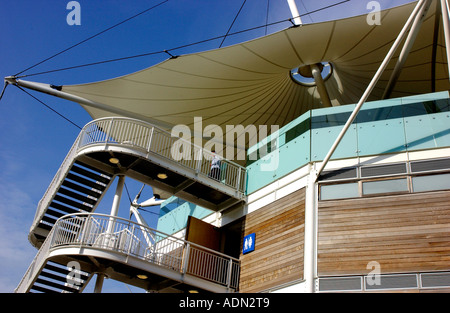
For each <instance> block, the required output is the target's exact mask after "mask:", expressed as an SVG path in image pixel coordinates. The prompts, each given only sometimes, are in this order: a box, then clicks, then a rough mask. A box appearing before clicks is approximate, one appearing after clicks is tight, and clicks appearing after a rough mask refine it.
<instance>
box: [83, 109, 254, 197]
mask: <svg viewBox="0 0 450 313" xmlns="http://www.w3.org/2000/svg"><path fill="white" fill-rule="evenodd" d="M99 143H102V144H108V145H114V144H118V145H127V146H132V147H136V148H139V149H143V150H144V151H146V152H147V153H153V154H156V155H158V156H160V157H163V158H165V159H168V160H170V161H173V162H176V163H177V164H179V165H182V166H184V167H187V168H189V169H191V170H194V171H196V173H198V174H200V175H204V176H206V177H211V160H212V159H213V158H214V154H213V153H212V152H210V151H208V150H205V149H203V148H202V147H200V146H197V145H195V144H194V143H192V142H190V141H188V140H185V139H182V138H179V137H175V136H172V134H171V133H170V132H168V131H166V130H163V129H161V128H158V127H156V126H154V125H151V124H149V123H147V122H144V121H140V120H137V119H132V118H125V117H105V118H100V119H97V120H94V121H92V122H90V123H88V124H86V126H84V127H83V129H82V131H81V133H80V140H79V145H78V150H80V149H82V148H84V147H87V146H89V145H93V144H99ZM177 145H183V147H184V148H186V147H187V148H186V149H183V151H182V152H180V151H179V150H180V149H178V148H179V147H180V146H177ZM184 150H186V151H184ZM220 160H221V173H220V177H217V178H215V180H216V181H218V182H219V183H221V184H223V185H226V186H229V187H232V188H233V189H235V190H236V191H238V192H240V193H244V192H245V186H246V178H247V177H246V176H247V175H246V168H245V167H243V166H241V165H239V164H237V163H235V162H232V161H230V160H227V159H224V158H220Z"/></svg>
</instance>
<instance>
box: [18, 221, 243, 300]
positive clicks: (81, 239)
mask: <svg viewBox="0 0 450 313" xmlns="http://www.w3.org/2000/svg"><path fill="white" fill-rule="evenodd" d="M74 262H75V263H74ZM55 263H56V264H59V267H57V266H55ZM68 264H76V265H78V267H75V269H74V271H76V272H72V271H70V270H67V269H66V272H65V276H64V275H62V276H61V275H56V274H51V273H50V271H52V270H53V271H54V270H57V271H59V272H63V271H62V269H63V267H64V266H68V267H70V266H69V265H68ZM239 269H240V263H239V260H238V259H235V258H232V257H229V256H227V255H224V254H222V253H219V252H217V251H214V250H211V249H208V248H205V247H202V246H199V245H196V244H194V243H191V242H188V241H185V240H182V239H179V238H176V237H172V236H170V235H167V234H164V233H161V232H159V231H157V230H155V229H151V228H148V227H145V226H143V225H141V224H137V223H134V222H132V221H129V220H125V219H122V218H118V217H112V216H108V215H101V214H85V213H79V214H72V215H66V216H64V217H62V218H60V219H59V220H58V221H57V222H56V223H55V225H54V226H53V228H52V230H51V232H50V234H49V236H48V237H47V239H46V240H45V242H44V243H43V245H42V247H41V249H40V250H39V252H38V253H37V255H36V258H35V259H34V261H33V262H32V264H31V265H30V267H29V269H28V271H27V272H26V274H25V275H24V278H23V279H22V281H21V282H20V284H19V286H18V287H17V289H16V292H18V293H25V292H61V291H63V292H82V291H83V288H84V287H85V285H86V283H87V282H88V281H89V280H90V278H91V277H92V275H93V273H100V274H103V275H106V276H107V277H109V278H111V279H114V280H118V281H122V282H124V283H126V284H130V285H133V286H137V287H140V288H144V289H145V290H151V291H156V292H166V291H177V292H180V291H181V292H183V291H188V290H192V289H195V290H197V291H200V292H201V291H207V292H220V293H224V292H235V291H236V290H237V288H238V282H239ZM70 278H76V279H70Z"/></svg>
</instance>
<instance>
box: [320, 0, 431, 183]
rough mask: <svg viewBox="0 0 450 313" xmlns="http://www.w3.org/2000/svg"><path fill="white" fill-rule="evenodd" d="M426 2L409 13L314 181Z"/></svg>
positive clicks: (424, 0)
mask: <svg viewBox="0 0 450 313" xmlns="http://www.w3.org/2000/svg"><path fill="white" fill-rule="evenodd" d="M426 1H428V0H419V2H418V3H417V5H416V7H415V8H414V10H413V12H412V13H411V15H410V17H409V18H408V21H407V22H406V24H405V26H404V27H403V29H402V30H401V32H400V34H399V35H398V37H397V39H396V40H395V42H394V44H393V45H392V47H391V49H390V50H389V52H388V54H387V55H386V57H385V59H384V61H383V62H382V63H381V65H380V67H379V68H378V71H377V72H376V73H375V76H374V77H373V79H372V81H371V82H370V84H369V86H368V87H367V89H366V91H365V92H364V94H363V95H362V97H361V99H360V100H359V102H358V104H357V105H356V108H355V109H354V110H353V113H352V114H351V115H350V117H349V119H348V120H347V123H345V125H344V128H343V129H342V131H341V132H340V134H339V136H338V137H337V138H336V141H335V142H334V143H333V146H332V147H331V149H330V150H329V152H328V154H327V155H326V157H325V159H324V160H323V162H322V164H321V167H320V169H319V170H318V171H317V177H316V180H317V179H318V178H319V176H320V174H321V173H322V171H323V169H324V168H325V166H326V165H327V163H328V161H329V160H330V158H331V156H332V155H333V153H334V151H336V149H337V147H338V145H339V143H340V142H341V140H342V138H344V136H345V133H346V132H347V130H348V129H349V128H350V125H351V124H352V123H353V121H354V120H355V118H356V116H357V115H358V113H359V111H360V110H361V107H362V105H363V104H364V103H365V102H366V101H367V98H368V97H369V95H370V94H371V92H372V90H373V89H374V88H375V85H376V84H377V83H378V80H379V79H380V78H381V75H382V74H383V72H384V70H385V69H386V67H387V66H388V64H389V62H390V60H391V59H392V57H393V56H394V53H395V51H396V50H397V48H398V47H399V46H400V44H401V43H402V41H403V39H404V37H405V35H406V33H407V32H408V30H409V29H410V28H411V25H412V23H413V22H414V21H415V20H416V18H417V16H418V13H419V12H420V10H421V9H422V7H423V6H424V4H425V3H426Z"/></svg>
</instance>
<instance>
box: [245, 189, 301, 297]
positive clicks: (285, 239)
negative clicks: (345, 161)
mask: <svg viewBox="0 0 450 313" xmlns="http://www.w3.org/2000/svg"><path fill="white" fill-rule="evenodd" d="M304 221H305V191H304V189H301V190H299V191H297V192H294V193H292V194H290V195H288V196H286V197H284V198H282V199H280V200H278V201H275V202H273V203H271V204H268V205H267V206H265V207H263V208H261V209H259V210H257V211H255V212H252V213H250V214H248V215H247V216H246V218H245V223H244V225H243V234H242V235H243V236H242V240H243V237H244V236H245V235H248V234H252V233H255V234H256V245H255V251H253V252H251V253H249V254H246V255H242V254H241V257H240V259H241V276H240V284H239V286H240V287H239V289H240V292H244V293H246V292H260V291H263V290H266V289H269V288H273V287H276V286H279V285H282V284H285V283H288V282H290V281H294V280H298V279H300V278H302V277H303V238H304Z"/></svg>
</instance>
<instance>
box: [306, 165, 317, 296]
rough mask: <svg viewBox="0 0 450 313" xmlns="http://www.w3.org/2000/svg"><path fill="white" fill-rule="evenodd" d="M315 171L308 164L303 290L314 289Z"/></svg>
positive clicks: (312, 290)
mask: <svg viewBox="0 0 450 313" xmlns="http://www.w3.org/2000/svg"><path fill="white" fill-rule="evenodd" d="M315 216H316V172H315V169H314V167H313V165H310V174H309V177H308V183H307V185H306V194H305V238H304V240H305V241H304V246H303V278H304V279H305V291H306V292H309V293H313V292H314V291H315V278H316V253H317V251H316V250H317V249H316V240H315V237H316V218H315Z"/></svg>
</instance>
